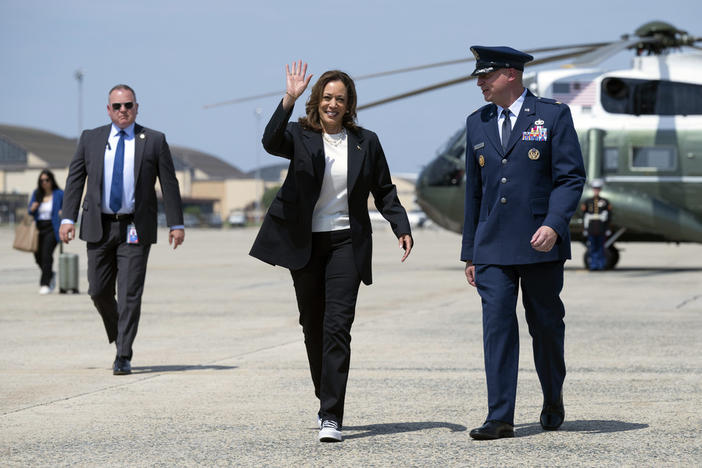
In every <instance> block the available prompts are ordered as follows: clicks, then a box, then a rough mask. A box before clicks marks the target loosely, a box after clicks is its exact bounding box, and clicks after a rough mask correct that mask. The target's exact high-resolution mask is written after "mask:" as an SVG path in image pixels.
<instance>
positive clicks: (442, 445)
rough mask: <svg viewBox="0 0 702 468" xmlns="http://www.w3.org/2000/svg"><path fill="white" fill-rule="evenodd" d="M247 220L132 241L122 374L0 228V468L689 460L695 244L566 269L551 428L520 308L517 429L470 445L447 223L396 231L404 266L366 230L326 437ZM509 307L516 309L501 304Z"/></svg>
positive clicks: (453, 240) (96, 332)
mask: <svg viewBox="0 0 702 468" xmlns="http://www.w3.org/2000/svg"><path fill="white" fill-rule="evenodd" d="M255 232H256V231H255V230H253V229H242V230H221V231H214V230H196V229H190V230H188V232H187V234H186V242H185V244H184V245H183V246H182V247H181V248H179V249H178V250H176V251H175V252H174V251H172V250H170V249H169V247H168V244H167V242H166V233H165V231H164V232H161V233H160V239H161V242H160V243H159V244H158V245H156V246H154V247H153V248H152V250H151V258H150V263H149V270H148V273H147V285H146V290H145V294H144V301H143V308H142V319H141V325H140V329H139V335H138V336H137V340H136V343H135V348H134V359H133V361H132V365H133V366H134V373H133V374H132V375H130V376H118V377H116V376H113V375H112V373H111V364H112V360H113V358H114V347H113V346H111V345H108V343H107V339H106V337H105V333H104V329H103V327H102V322H101V320H100V318H99V316H98V314H97V312H96V311H95V309H94V308H93V306H92V302H91V301H90V298H89V297H88V296H87V294H86V292H87V281H86V273H85V258H86V255H85V244H84V243H83V242H81V241H77V242H74V243H72V244H71V245H69V246H68V247H67V250H68V251H70V252H76V253H78V254H79V255H80V260H81V294H79V295H72V294H69V295H59V294H52V295H49V296H39V295H38V294H37V292H38V289H39V286H38V278H39V270H38V268H37V267H36V266H35V265H34V263H33V258H32V257H31V255H29V254H24V253H21V252H17V251H13V250H12V249H11V248H10V245H11V241H12V234H11V232H10V230H9V229H8V228H7V227H4V228H0V246H2V247H1V248H0V465H2V466H65V465H78V466H340V467H341V466H355V467H366V466H476V465H479V466H497V465H504V466H517V465H530V466H533V465H539V466H566V465H568V466H572V465H582V466H602V465H630V466H634V465H636V466H661V465H681V466H686V465H687V466H690V465H697V466H699V465H700V464H702V442H701V439H702V410H701V409H700V408H701V407H702V338H701V337H702V246H701V245H683V246H675V245H666V244H622V245H620V248H622V250H623V251H622V253H621V261H620V265H619V266H620V268H619V269H618V270H616V271H609V272H602V273H589V272H587V271H584V270H583V269H582V259H581V256H582V248H581V247H580V246H575V245H574V254H575V260H574V261H571V262H568V263H567V264H566V267H567V271H566V282H565V290H564V293H563V299H564V302H565V304H566V362H567V365H568V376H567V377H566V384H565V389H564V398H565V405H566V422H565V423H564V424H563V426H562V428H561V430H560V431H558V432H548V433H546V432H543V431H542V430H541V428H540V426H539V424H538V416H539V412H540V409H541V395H540V389H539V384H538V379H537V377H536V373H535V371H534V367H533V361H532V358H531V346H530V338H529V335H528V332H527V328H526V325H525V322H524V317H523V313H520V316H519V321H520V327H521V350H522V352H521V363H520V370H519V372H520V373H519V379H520V381H519V389H518V394H517V412H516V421H515V422H516V438H514V439H503V440H499V441H493V442H478V441H473V440H471V439H470V437H469V436H468V431H469V430H470V429H471V428H473V427H475V426H478V425H480V424H482V422H483V419H484V417H485V415H486V395H485V380H484V374H483V357H482V341H481V313H480V300H479V298H478V296H477V294H476V292H475V290H474V289H472V288H471V287H470V286H468V285H467V283H466V281H465V279H464V276H463V269H462V264H461V263H460V262H459V261H458V260H457V259H458V255H459V244H460V238H459V236H457V235H455V234H452V233H448V232H445V231H440V230H425V231H418V232H416V233H415V239H416V247H415V250H414V252H413V253H412V255H411V256H410V258H409V259H408V260H407V262H406V263H405V264H400V262H399V259H400V254H401V251H400V249H399V248H398V247H397V244H396V241H395V239H394V237H393V236H392V234H391V233H390V232H389V230H387V229H386V228H377V229H376V232H375V234H374V236H375V237H374V241H375V246H374V247H375V252H374V255H375V257H374V281H375V283H374V284H373V285H372V286H370V287H364V286H362V287H361V292H360V298H359V304H358V309H357V314H356V321H355V324H354V328H353V330H352V336H353V342H352V358H351V372H350V379H349V387H348V394H347V399H346V416H345V428H344V435H345V441H344V442H343V443H341V444H320V443H319V442H317V441H316V435H317V430H316V429H315V418H316V411H317V402H316V401H315V398H314V393H313V389H312V383H311V380H310V377H309V373H308V372H309V371H308V368H307V362H306V357H305V351H304V345H303V342H302V332H301V329H300V327H299V325H298V324H297V310H296V305H295V300H294V292H293V288H292V284H291V280H290V276H289V273H288V272H287V271H286V270H283V269H281V268H274V267H270V266H268V265H266V264H263V263H261V262H258V261H256V260H254V259H252V258H250V257H248V255H247V252H248V249H249V246H250V245H251V242H252V240H253V237H254V235H255ZM520 310H521V309H520Z"/></svg>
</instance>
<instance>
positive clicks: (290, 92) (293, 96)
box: [283, 60, 312, 109]
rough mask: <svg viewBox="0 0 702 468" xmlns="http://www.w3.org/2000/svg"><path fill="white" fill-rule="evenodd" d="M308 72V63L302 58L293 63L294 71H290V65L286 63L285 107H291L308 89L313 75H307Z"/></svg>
mask: <svg viewBox="0 0 702 468" xmlns="http://www.w3.org/2000/svg"><path fill="white" fill-rule="evenodd" d="M306 74H307V64H306V63H305V64H303V63H302V60H300V61H298V62H297V63H295V62H293V63H292V71H290V65H288V64H287V63H286V64H285V96H284V97H283V107H284V108H285V109H290V108H291V107H292V106H293V105H294V104H295V101H296V100H297V98H299V97H300V96H301V95H302V93H304V92H305V89H307V85H308V84H309V83H310V80H311V79H312V75H310V76H307V77H305V75H306Z"/></svg>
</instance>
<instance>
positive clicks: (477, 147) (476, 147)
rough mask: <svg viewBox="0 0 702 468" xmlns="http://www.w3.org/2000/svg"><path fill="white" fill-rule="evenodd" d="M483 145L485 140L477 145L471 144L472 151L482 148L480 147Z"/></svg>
mask: <svg viewBox="0 0 702 468" xmlns="http://www.w3.org/2000/svg"><path fill="white" fill-rule="evenodd" d="M484 146H485V142H482V143H478V144H477V145H474V146H473V150H474V151H477V150H479V149H480V148H482V147H484Z"/></svg>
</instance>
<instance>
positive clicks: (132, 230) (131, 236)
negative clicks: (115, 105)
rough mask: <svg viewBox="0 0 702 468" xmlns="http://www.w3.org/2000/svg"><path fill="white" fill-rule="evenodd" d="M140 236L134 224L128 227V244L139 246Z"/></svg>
mask: <svg viewBox="0 0 702 468" xmlns="http://www.w3.org/2000/svg"><path fill="white" fill-rule="evenodd" d="M138 243H139V235H138V234H137V230H136V226H135V225H134V223H132V224H130V225H129V226H127V244H138Z"/></svg>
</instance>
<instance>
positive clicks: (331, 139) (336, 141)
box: [322, 128, 346, 146]
mask: <svg viewBox="0 0 702 468" xmlns="http://www.w3.org/2000/svg"><path fill="white" fill-rule="evenodd" d="M322 138H324V141H326V142H327V143H329V144H330V145H332V146H339V145H340V144H342V143H343V142H344V141H345V140H346V129H345V128H342V129H341V131H340V132H339V133H333V134H329V133H327V132H324V131H323V132H322Z"/></svg>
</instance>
